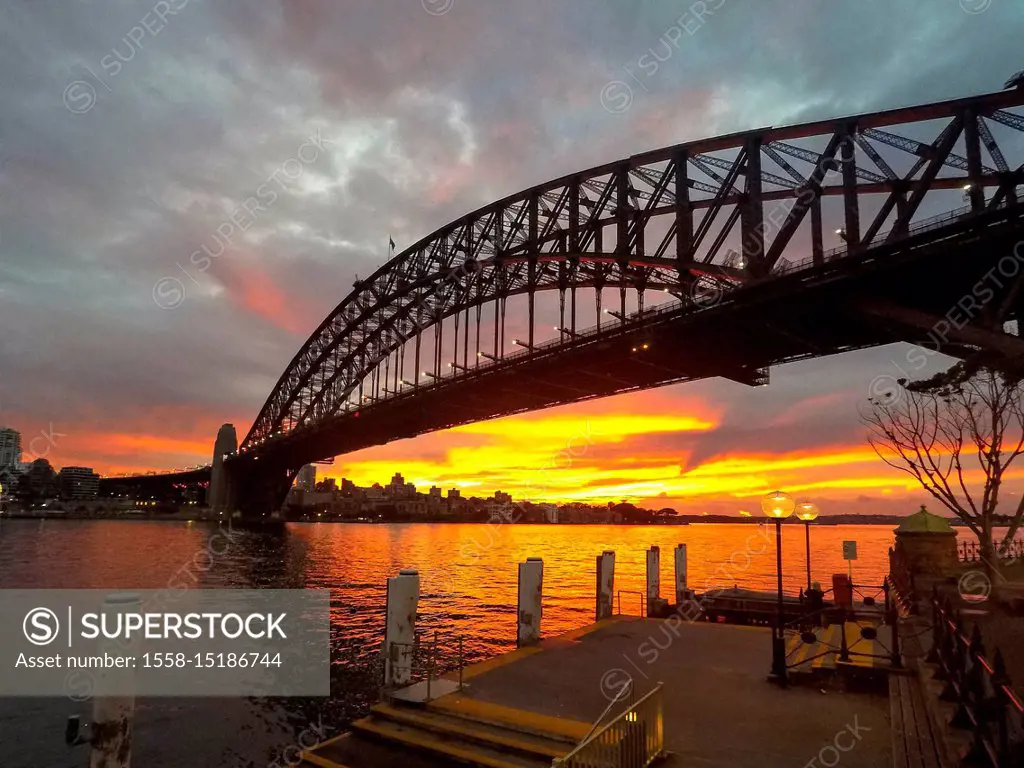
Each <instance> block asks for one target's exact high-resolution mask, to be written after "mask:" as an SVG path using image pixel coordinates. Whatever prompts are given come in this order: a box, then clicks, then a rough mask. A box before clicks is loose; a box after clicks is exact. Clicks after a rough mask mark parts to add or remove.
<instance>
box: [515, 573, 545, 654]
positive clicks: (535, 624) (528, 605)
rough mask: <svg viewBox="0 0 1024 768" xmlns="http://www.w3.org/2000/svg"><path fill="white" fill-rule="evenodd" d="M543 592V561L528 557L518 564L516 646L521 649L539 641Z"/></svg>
mask: <svg viewBox="0 0 1024 768" xmlns="http://www.w3.org/2000/svg"><path fill="white" fill-rule="evenodd" d="M543 592H544V561H543V560H541V559H540V558H539V557H528V558H526V562H525V563H520V564H519V622H518V624H519V626H518V629H517V632H516V645H518V646H520V647H522V646H524V645H531V644H532V643H536V642H537V641H538V640H540V619H541V613H542V608H541V597H542V595H543Z"/></svg>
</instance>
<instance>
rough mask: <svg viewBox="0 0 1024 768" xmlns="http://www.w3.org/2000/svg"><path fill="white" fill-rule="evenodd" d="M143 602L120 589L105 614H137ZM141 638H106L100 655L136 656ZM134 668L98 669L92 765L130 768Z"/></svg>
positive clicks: (109, 599) (108, 600) (105, 603)
mask: <svg viewBox="0 0 1024 768" xmlns="http://www.w3.org/2000/svg"><path fill="white" fill-rule="evenodd" d="M141 608H142V601H141V599H140V598H139V595H138V594H137V593H135V592H118V593H114V594H112V595H108V596H107V597H106V598H105V599H104V600H103V608H102V610H103V613H138V612H140V611H141ZM138 645H139V642H138V640H137V639H136V640H132V641H128V642H126V641H124V640H109V639H107V640H104V641H102V642H101V644H100V655H101V656H102V655H106V654H108V653H109V654H111V655H118V656H121V655H134V656H135V657H136V658H138V654H137V653H133V651H137V649H138ZM135 679H136V673H135V669H134V668H117V667H111V668H109V669H108V668H104V669H101V670H97V671H96V683H95V688H94V696H95V698H94V699H93V706H92V723H91V725H90V727H89V732H90V734H91V736H92V738H91V739H90V745H91V752H90V756H89V768H129V766H130V765H131V759H132V721H133V720H134V719H135Z"/></svg>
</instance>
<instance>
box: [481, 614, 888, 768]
mask: <svg viewBox="0 0 1024 768" xmlns="http://www.w3.org/2000/svg"><path fill="white" fill-rule="evenodd" d="M574 635H575V636H573V635H569V636H562V637H560V638H554V639H552V640H550V641H546V642H545V643H543V644H542V646H541V648H542V650H540V651H539V652H538V651H536V650H535V649H529V652H517V653H514V654H510V655H507V656H505V657H499V659H496V660H492V662H486V663H485V665H483V666H481V667H478V668H476V669H473V668H471V670H470V672H469V675H468V677H467V687H466V690H465V691H464V692H463V694H462V695H463V696H469V697H471V698H474V699H478V700H481V701H485V702H490V703H494V704H501V705H504V706H508V707H517V708H521V709H526V710H531V711H533V712H537V713H540V714H544V715H553V716H557V717H564V718H570V719H573V720H582V721H586V722H593V721H594V720H595V719H597V718H598V717H599V716H600V715H601V713H602V712H603V711H604V709H605V707H606V706H607V704H608V701H609V698H608V696H611V695H614V693H615V691H617V690H619V689H620V686H621V685H622V684H623V683H624V682H625V681H626V680H628V679H632V680H634V682H635V685H636V695H637V696H641V695H643V694H644V693H646V692H647V691H649V690H651V688H653V687H654V685H655V684H656V683H657V682H659V681H661V682H664V683H665V689H664V709H665V742H666V748H667V749H668V750H670V751H671V752H673V753H675V754H674V755H673V757H672V758H671V759H670V761H669V762H667V763H666V765H669V766H684V765H685V766H722V768H726V767H728V768H745V766H750V768H774V767H775V766H779V767H780V768H782V767H783V766H786V767H790V766H791V767H792V768H804V767H805V766H808V765H809V764H810V763H811V761H812V760H813V761H815V765H823V764H824V765H836V764H837V763H836V760H837V759H838V761H839V763H838V764H839V765H841V766H842V768H855V767H856V766H864V767H865V768H868V767H870V768H878V767H879V766H887V765H891V763H892V756H891V733H890V725H889V703H888V698H887V697H885V696H880V695H871V694H865V693H844V692H840V691H838V690H829V691H828V692H825V693H822V692H821V691H820V690H818V689H816V688H798V687H791V688H788V689H785V690H783V689H780V688H778V687H777V686H774V685H771V684H770V683H768V682H767V681H766V676H767V672H768V669H769V667H770V662H771V658H770V657H771V651H770V647H771V646H770V632H769V630H767V629H764V628H754V627H743V626H737V625H726V624H707V623H693V624H691V623H687V622H680V623H672V622H669V621H661V620H649V619H638V620H624V621H614V622H610V623H609V622H603V623H602V624H601V625H596V626H595V627H594V628H591V629H590V631H582V632H579V633H574ZM819 758H820V759H819Z"/></svg>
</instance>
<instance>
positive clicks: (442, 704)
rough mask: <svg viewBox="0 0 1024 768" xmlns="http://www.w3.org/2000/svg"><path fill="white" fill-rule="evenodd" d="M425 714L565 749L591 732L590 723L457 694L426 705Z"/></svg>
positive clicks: (577, 742) (574, 744) (573, 745)
mask: <svg viewBox="0 0 1024 768" xmlns="http://www.w3.org/2000/svg"><path fill="white" fill-rule="evenodd" d="M427 710H428V711H430V712H436V713H439V714H445V715H452V716H454V717H458V718H460V719H462V720H468V721H472V722H474V723H480V724H483V725H491V726H495V727H498V728H504V729H507V730H509V731H515V732H517V733H519V734H528V735H532V736H539V737H540V738H542V739H548V740H551V741H554V742H557V743H561V744H565V745H568V746H569V747H570V748H572V747H575V746H576V745H577V744H579V743H580V742H581V741H582V740H583V738H584V737H585V736H586V735H587V734H588V733H589V732H590V729H591V724H590V723H584V722H581V721H579V720H568V719H566V718H563V717H553V716H550V715H541V714H538V713H536V712H528V711H526V710H523V709H514V708H512V707H505V706H502V705H500V704H492V703H490V702H486V701H480V700H478V699H473V698H470V697H469V696H463V695H459V694H455V695H452V696H445V697H443V698H441V699H437V700H435V701H432V702H430V704H428V705H427Z"/></svg>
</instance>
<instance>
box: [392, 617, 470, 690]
mask: <svg viewBox="0 0 1024 768" xmlns="http://www.w3.org/2000/svg"><path fill="white" fill-rule="evenodd" d="M381 654H382V656H383V658H384V659H385V661H386V663H385V664H384V669H385V679H384V680H383V682H382V685H381V699H385V698H387V696H388V694H390V693H392V692H393V691H395V690H397V689H399V688H404V687H406V686H409V685H414V684H416V683H421V682H425V683H426V699H427V701H430V699H431V694H432V693H433V692H434V691H433V690H432V689H433V688H434V682H435V681H436V680H439V679H440V678H441V677H442V676H445V675H454V674H456V673H457V674H458V677H457V680H458V689H459V690H460V691H461V690H462V671H463V669H464V668H465V666H466V659H465V655H464V653H463V641H462V635H447V634H445V635H442V634H441V633H440V632H438V631H434V632H430V633H421V632H417V633H416V637H415V641H414V642H412V643H400V642H391V643H389V644H387V645H386V646H385V647H383V648H381ZM389 668H390V669H391V670H393V672H392V676H393V678H394V677H398V678H399V679H400V680H401V682H397V683H396V682H392V681H389V680H388V679H387V677H386V674H387V673H386V670H387V669H389ZM395 672H397V673H398V674H397V675H396V674H395Z"/></svg>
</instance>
